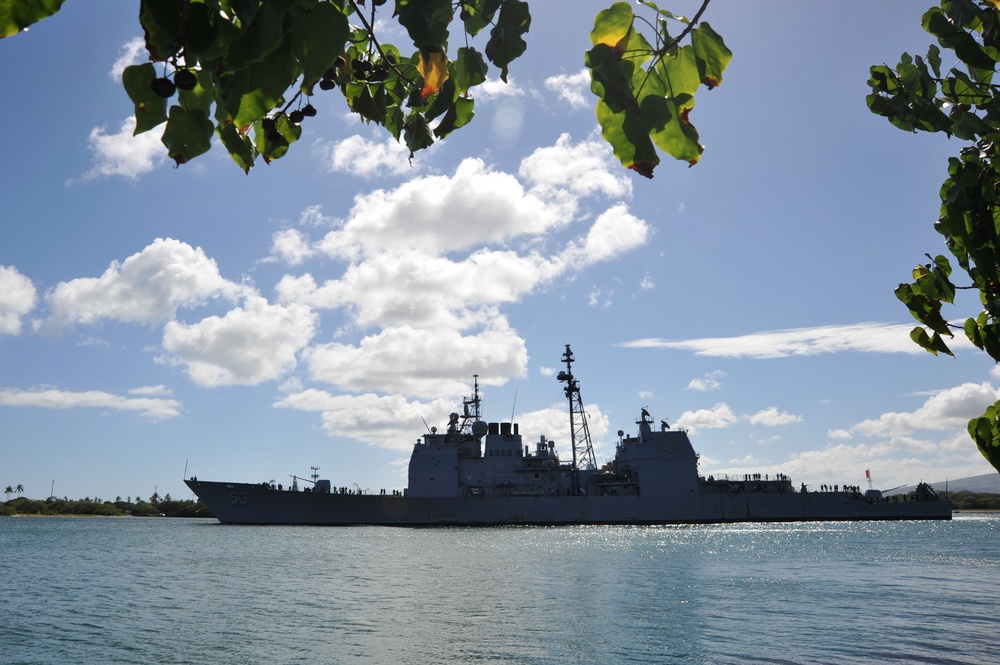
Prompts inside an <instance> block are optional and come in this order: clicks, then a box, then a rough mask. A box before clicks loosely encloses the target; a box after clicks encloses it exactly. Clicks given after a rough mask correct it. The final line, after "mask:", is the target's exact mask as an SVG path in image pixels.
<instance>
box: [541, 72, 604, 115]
mask: <svg viewBox="0 0 1000 665" xmlns="http://www.w3.org/2000/svg"><path fill="white" fill-rule="evenodd" d="M544 85H545V87H546V88H548V89H549V90H552V91H553V92H555V93H556V94H557V95H558V96H559V98H560V99H562V100H563V101H564V102H566V103H567V104H569V105H570V106H571V107H573V108H587V107H588V106H591V105H592V104H593V102H592V101H591V100H589V99H588V98H587V96H588V95H589V94H590V72H588V71H587V70H586V69H581V70H580V71H578V72H577V73H576V74H559V75H558V76H550V77H549V78H547V79H545V82H544Z"/></svg>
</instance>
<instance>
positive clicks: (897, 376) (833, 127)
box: [0, 0, 1000, 499]
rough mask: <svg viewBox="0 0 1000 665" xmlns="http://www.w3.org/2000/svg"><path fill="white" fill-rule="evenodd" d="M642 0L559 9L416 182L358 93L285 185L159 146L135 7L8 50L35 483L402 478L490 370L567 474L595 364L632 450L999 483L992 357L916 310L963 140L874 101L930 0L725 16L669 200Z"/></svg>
mask: <svg viewBox="0 0 1000 665" xmlns="http://www.w3.org/2000/svg"><path fill="white" fill-rule="evenodd" d="M607 4H608V3H602V2H590V1H587V2H583V1H580V0H545V1H544V2H540V1H538V0H536V1H535V2H533V3H532V16H533V21H532V28H531V31H530V33H529V35H528V52H527V54H526V55H525V56H524V58H522V59H521V60H519V61H516V62H515V63H514V65H513V66H512V69H511V74H512V75H511V83H510V84H509V85H506V86H504V85H503V84H502V83H500V82H499V81H497V80H495V78H496V73H495V72H494V73H493V74H492V77H493V79H494V80H492V81H491V82H489V83H488V84H487V85H485V86H484V90H482V91H481V92H480V93H479V94H477V96H476V97H477V103H476V109H477V116H476V119H475V120H474V121H473V123H472V124H471V125H470V126H469V127H467V128H464V129H462V130H460V131H458V132H456V133H455V134H453V135H452V136H451V137H450V138H448V139H447V140H446V141H445V142H443V143H442V144H440V145H438V146H436V147H434V148H432V149H430V150H428V151H424V152H422V153H420V154H418V155H417V156H416V157H415V158H414V160H413V161H412V164H410V163H408V161H407V159H406V153H405V151H404V150H402V149H401V148H400V147H399V146H398V145H396V144H395V142H393V141H392V140H391V138H390V137H388V135H387V134H385V133H384V132H383V131H380V130H379V129H377V128H372V127H369V126H367V125H363V124H361V123H359V122H357V121H356V120H354V119H352V118H351V117H349V116H348V114H347V113H346V111H345V105H344V102H343V99H342V97H340V96H339V95H338V93H335V92H330V93H324V94H323V95H322V96H320V95H317V97H316V98H315V99H314V100H313V104H314V105H315V106H316V107H317V109H318V110H319V114H318V115H317V117H315V118H312V119H307V121H306V122H305V123H304V124H303V129H304V133H303V137H302V139H301V140H300V141H299V143H297V144H296V145H295V146H293V150H292V151H291V152H290V154H289V156H288V157H286V158H284V159H281V160H278V161H276V162H274V163H273V164H271V165H270V166H263V165H261V166H258V167H256V168H255V169H254V170H253V171H252V172H251V173H250V175H244V174H243V172H242V171H241V170H240V169H239V168H238V167H236V166H235V165H234V164H233V163H232V162H231V160H230V158H229V156H228V155H227V154H226V153H225V152H224V151H223V150H222V149H221V148H218V147H216V148H215V149H213V150H212V151H211V152H210V153H209V154H208V155H205V156H203V157H200V158H198V159H197V160H195V161H194V162H193V163H191V164H188V165H185V166H183V167H182V168H179V169H175V168H173V167H172V165H171V164H170V163H168V162H167V161H166V160H165V158H164V152H163V150H162V149H160V147H159V145H158V137H157V136H156V135H155V134H156V133H155V132H150V133H147V134H146V135H143V136H141V137H136V138H133V137H131V131H130V127H129V124H128V123H129V120H128V116H129V112H130V110H131V104H130V102H129V100H128V98H127V97H126V95H125V93H124V91H123V89H122V87H121V84H120V80H119V76H120V70H121V68H122V67H123V66H124V65H125V64H129V63H131V62H134V61H135V59H136V58H137V57H138V56H137V55H136V53H137V51H136V48H135V46H136V40H137V38H138V37H139V36H140V32H139V26H138V23H137V19H136V8H135V5H134V3H96V4H95V3H81V2H69V3H66V6H65V8H64V9H63V10H62V11H61V12H60V13H59V14H58V15H57V16H55V17H53V18H52V19H49V20H46V21H44V22H42V23H40V24H38V25H36V26H34V27H32V28H31V30H30V31H29V32H28V33H27V34H22V35H17V36H15V37H12V38H8V39H4V40H2V41H0V81H2V83H3V90H4V97H5V103H4V104H3V105H0V124H2V126H3V127H4V128H5V130H4V152H3V156H2V158H0V192H2V196H3V207H2V209H0V210H2V212H0V215H2V224H0V424H2V427H0V485H7V484H11V485H17V484H23V485H24V487H25V489H26V494H27V495H28V496H32V497H37V498H41V497H45V496H47V495H48V493H49V490H50V487H52V486H53V484H54V488H55V493H56V494H57V495H58V496H69V497H70V498H81V497H84V496H91V497H93V496H99V497H101V498H105V499H108V498H114V497H115V496H116V495H120V496H122V497H125V496H144V497H147V496H149V495H150V494H152V493H153V491H154V489H156V490H157V491H159V493H160V494H161V495H163V494H166V493H170V494H171V495H172V496H174V497H179V498H186V497H190V493H189V492H188V491H187V490H186V488H184V486H183V484H182V477H183V475H184V470H185V466H186V467H187V471H188V473H189V474H193V475H197V476H199V477H200V478H202V479H219V480H240V481H244V480H246V481H263V480H270V479H274V480H275V481H276V482H288V477H289V476H290V475H292V474H297V475H299V476H307V475H309V472H310V467H311V466H319V467H320V469H321V471H320V475H321V476H323V477H328V478H330V479H331V480H332V481H333V483H334V484H335V485H346V486H353V485H354V484H357V485H358V487H361V488H369V489H372V490H374V491H378V489H380V488H402V487H404V486H405V469H406V460H407V459H408V456H409V449H410V447H411V446H412V443H413V442H414V441H415V440H416V439H417V437H419V436H420V434H421V433H422V432H423V431H424V427H423V423H422V420H423V421H426V422H427V423H428V424H429V425H434V426H438V427H442V426H444V425H445V424H446V422H447V414H448V413H449V412H450V411H452V410H455V408H456V405H458V404H460V402H459V400H460V398H461V397H462V396H463V395H467V394H469V393H470V391H471V378H472V375H473V374H479V377H480V383H481V392H482V395H483V398H484V410H485V415H486V418H487V420H491V421H500V420H508V421H509V420H510V418H511V417H512V415H513V417H514V419H515V421H517V422H520V424H521V432H522V434H524V435H525V439H526V441H527V442H530V441H534V440H537V437H538V436H539V435H542V434H544V435H545V436H547V437H548V438H550V439H554V440H555V441H556V442H557V446H558V448H557V449H558V450H561V451H562V453H563V456H564V457H568V455H569V434H568V424H567V418H566V414H565V401H564V399H563V396H562V391H561V384H559V383H558V382H557V381H556V379H555V377H554V373H556V372H558V370H559V369H560V362H559V360H560V356H561V354H562V352H563V349H564V345H565V344H567V343H570V344H572V346H573V350H574V352H575V354H576V358H577V363H576V367H575V371H576V374H577V376H578V378H579V379H580V381H581V389H582V395H583V398H584V401H585V403H586V404H587V408H588V410H589V413H590V416H591V421H590V429H591V433H592V435H593V436H594V439H595V443H596V444H598V455H597V456H598V460H599V461H601V460H602V459H603V458H606V457H607V456H608V455H610V454H611V453H613V449H614V442H615V439H616V435H615V433H616V432H617V430H619V429H622V430H625V431H627V432H632V431H633V430H634V427H635V425H634V421H635V420H636V418H637V416H638V415H639V409H640V408H641V407H646V408H648V409H649V411H650V412H651V413H652V414H653V416H654V417H655V418H657V419H660V418H666V419H668V420H669V421H670V423H671V424H672V425H674V426H683V427H687V428H689V430H690V432H691V436H692V440H693V442H694V444H695V448H696V449H697V450H698V451H699V452H700V453H701V469H702V471H703V472H704V473H706V474H708V473H727V472H728V473H738V474H742V473H746V472H761V473H775V472H783V473H786V474H788V475H790V476H791V477H792V479H793V481H794V482H796V483H799V482H805V483H807V484H814V485H819V484H821V483H827V484H835V483H836V484H857V485H864V484H865V483H864V477H865V476H864V472H865V469H870V470H871V474H872V477H873V479H874V481H875V485H876V487H882V488H888V487H893V486H896V485H901V484H904V483H905V484H910V483H914V482H917V481H918V480H921V479H923V480H927V481H932V482H934V481H940V480H943V479H944V478H946V477H947V478H958V477H963V476H970V475H977V474H981V473H987V472H989V471H990V467H989V466H988V464H987V463H986V462H985V461H984V460H983V459H982V457H981V456H980V455H979V453H978V452H977V451H976V449H975V447H974V445H973V444H972V442H971V441H970V440H969V439H968V435H967V434H966V433H965V423H966V422H967V420H968V419H969V418H971V417H973V416H975V415H978V414H980V413H981V412H982V410H983V409H984V407H985V406H986V405H987V404H990V403H992V402H993V401H995V400H996V399H998V397H1000V395H998V388H997V386H998V385H1000V374H998V373H997V372H995V371H993V365H992V362H991V361H990V360H989V359H988V358H987V357H986V356H984V355H982V354H980V353H978V352H976V351H974V350H970V348H969V347H968V346H967V345H963V344H961V343H956V345H955V346H956V348H957V351H958V353H957V357H956V358H954V359H952V358H935V357H933V356H931V355H929V354H927V353H925V352H923V351H921V350H920V349H918V348H917V347H916V346H914V345H913V344H912V343H911V342H910V341H909V338H908V332H909V330H910V329H911V328H912V327H913V325H914V322H913V321H912V319H911V318H910V316H909V314H908V313H907V312H906V310H905V308H904V307H903V306H902V305H901V304H899V303H898V301H896V299H895V297H894V296H893V293H892V291H893V289H894V288H895V286H896V285H897V284H898V283H899V282H900V281H903V280H905V279H907V278H908V276H909V271H910V270H911V269H912V267H913V266H914V265H915V264H916V263H917V262H918V261H920V260H921V259H922V258H923V254H924V252H930V253H932V254H936V253H939V252H942V251H943V244H942V242H941V240H940V239H939V237H938V236H936V234H935V233H934V232H933V229H932V226H931V223H932V222H933V220H934V219H935V218H936V214H937V208H938V197H937V191H938V188H939V187H940V184H941V182H942V181H943V179H944V177H945V169H946V162H947V158H948V156H950V155H952V154H956V153H957V152H958V150H959V149H960V148H961V144H960V143H958V142H949V141H947V140H945V139H943V138H942V137H937V136H929V135H911V134H906V133H903V132H900V131H899V130H896V129H894V128H893V127H891V126H890V125H889V124H888V123H887V122H885V121H884V120H882V119H881V118H877V117H875V116H873V115H871V114H870V113H869V112H868V110H867V108H866V106H865V103H864V97H865V95H866V94H867V86H866V84H865V81H866V80H867V72H868V67H869V66H870V65H872V64H879V63H888V64H889V65H894V64H895V63H896V62H897V61H898V57H899V54H900V53H902V52H903V51H909V52H911V53H923V52H925V50H926V47H927V45H928V44H929V43H930V38H929V36H928V35H926V33H924V32H923V31H922V30H921V28H920V14H921V13H922V11H923V10H924V9H925V7H924V6H923V5H921V4H919V3H913V2H912V0H905V1H896V2H886V1H884V2H879V3H868V2H860V1H854V0H852V1H850V2H842V3H801V2H794V1H787V2H766V3H743V2H733V1H725V0H715V2H713V3H712V5H711V6H710V8H709V10H708V12H707V14H706V18H707V19H708V20H709V22H711V24H712V25H713V27H714V28H715V29H716V30H717V31H718V32H719V33H720V34H722V35H723V36H724V38H725V39H726V42H727V44H728V45H729V46H730V48H731V49H732V51H733V52H734V59H733V62H732V64H731V65H730V67H729V69H728V71H727V72H726V78H725V82H724V84H723V85H722V86H721V87H719V88H718V89H716V90H713V91H711V92H708V91H702V92H701V93H699V95H698V97H697V105H696V107H695V109H694V110H693V111H692V114H691V119H692V121H693V122H694V124H695V125H696V126H697V128H698V130H699V131H700V133H701V137H702V142H703V143H704V144H705V146H706V151H705V154H704V156H703V158H702V161H701V163H700V164H698V165H697V166H696V167H694V168H688V167H687V166H686V165H685V164H682V163H679V162H678V163H675V162H672V161H664V162H663V163H662V164H661V165H660V166H659V168H658V169H657V172H656V177H655V178H654V179H653V180H652V181H647V180H645V179H643V178H641V177H638V176H636V175H634V174H632V173H631V172H628V171H625V170H624V169H622V168H621V167H620V166H619V165H618V164H617V163H616V162H615V161H614V160H613V157H612V156H611V154H610V150H609V149H608V148H607V147H606V146H605V145H604V144H603V142H602V141H601V139H600V136H599V134H597V133H595V129H596V120H595V116H594V111H593V98H592V96H591V95H590V93H589V88H588V84H587V81H586V79H585V77H584V76H583V74H582V73H581V72H582V71H583V53H584V51H585V50H586V48H587V47H588V38H587V36H588V33H589V31H590V28H591V27H592V22H593V16H594V15H595V14H596V13H597V11H599V10H600V9H601V8H602V7H604V6H607ZM692 7H693V3H683V2H682V3H677V4H676V5H671V9H675V8H676V10H678V11H680V12H685V11H690V10H691V9H692ZM388 34H389V36H388V37H387V40H388V41H393V40H395V41H396V42H398V43H401V42H402V41H403V39H401V38H400V36H399V35H398V34H396V35H393V34H392V33H388ZM665 160H666V158H665ZM966 305H967V306H966V307H965V308H964V310H956V311H954V312H951V314H952V315H953V316H956V317H957V316H960V315H965V314H968V313H971V312H973V311H974V305H973V304H969V303H966Z"/></svg>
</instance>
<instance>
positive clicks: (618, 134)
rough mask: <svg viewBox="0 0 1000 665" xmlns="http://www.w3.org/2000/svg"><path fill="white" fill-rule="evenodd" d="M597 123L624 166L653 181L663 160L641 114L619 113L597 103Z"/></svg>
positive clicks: (604, 104) (603, 104)
mask: <svg viewBox="0 0 1000 665" xmlns="http://www.w3.org/2000/svg"><path fill="white" fill-rule="evenodd" d="M597 121H598V122H599V123H600V125H601V135H602V136H603V137H604V140H605V141H607V142H608V143H609V144H611V147H612V149H614V152H615V157H617V158H618V161H620V162H621V163H622V166H624V167H625V168H628V169H632V170H633V171H635V172H636V173H638V174H639V175H641V176H644V177H646V178H652V177H653V169H655V168H656V165H657V164H659V163H660V157H659V155H657V154H656V147H655V146H654V145H653V142H652V140H650V138H649V131H648V130H647V129H646V128H645V127H643V126H642V123H641V122H640V120H639V116H638V114H637V113H624V112H616V111H615V110H614V109H612V108H611V107H610V106H608V105H607V104H606V103H605V102H604V101H603V100H601V101H598V102H597Z"/></svg>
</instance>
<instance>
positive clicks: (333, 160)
mask: <svg viewBox="0 0 1000 665" xmlns="http://www.w3.org/2000/svg"><path fill="white" fill-rule="evenodd" d="M323 152H324V159H325V160H326V162H327V168H328V169H329V170H330V171H331V172H333V173H348V174H351V175H356V176H360V177H362V178H375V177H378V176H383V175H397V176H398V175H406V174H409V173H414V171H415V167H413V166H411V164H410V151H409V150H408V149H407V147H406V146H405V145H403V144H402V143H400V142H399V141H397V140H395V139H394V138H392V137H391V136H390V137H388V138H386V139H384V140H383V141H381V142H379V141H372V140H369V139H367V138H365V137H363V136H360V135H357V134H355V135H354V136H350V137H348V138H346V139H343V140H342V141H338V142H337V143H334V144H333V145H329V146H326V147H325V148H324V150H323Z"/></svg>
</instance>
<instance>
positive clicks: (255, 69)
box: [123, 0, 531, 172]
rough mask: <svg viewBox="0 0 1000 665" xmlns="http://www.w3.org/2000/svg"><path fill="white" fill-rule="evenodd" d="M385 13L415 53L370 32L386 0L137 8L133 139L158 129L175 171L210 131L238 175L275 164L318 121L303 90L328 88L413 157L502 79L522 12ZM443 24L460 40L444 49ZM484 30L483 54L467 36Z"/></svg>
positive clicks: (493, 7)
mask: <svg viewBox="0 0 1000 665" xmlns="http://www.w3.org/2000/svg"><path fill="white" fill-rule="evenodd" d="M393 9H394V13H393V14H392V18H393V19H395V20H396V21H397V22H398V23H399V25H400V26H402V27H403V28H404V29H405V31H406V33H407V35H408V36H409V39H410V40H411V41H412V43H413V46H412V50H411V49H409V48H405V47H399V46H395V45H393V44H387V43H382V42H380V41H379V40H378V38H377V37H376V35H375V33H374V30H373V26H374V25H375V23H376V19H377V18H379V17H380V13H381V12H384V11H385V0H381V1H380V0H371V4H370V6H369V7H365V6H364V0H142V1H141V3H140V12H139V21H140V23H141V25H142V28H143V32H144V35H145V43H146V50H147V51H148V53H149V58H150V62H147V63H143V64H139V65H133V66H131V67H128V68H127V69H126V70H125V72H124V75H123V83H124V86H125V90H126V92H127V93H128V95H129V98H130V99H131V100H132V103H133V104H134V107H135V118H136V126H135V133H136V134H139V133H142V132H146V131H149V130H150V129H153V128H154V127H159V126H160V125H164V124H165V126H164V129H163V139H162V140H163V144H164V145H165V146H166V148H167V151H168V154H169V156H170V157H171V159H173V160H174V161H175V163H176V164H178V165H179V164H183V163H186V162H188V161H190V160H191V159H193V158H195V157H197V156H199V155H201V154H203V153H205V152H207V151H208V150H209V148H210V147H211V143H212V138H213V135H216V136H218V137H219V140H220V141H221V142H222V144H223V145H224V146H225V148H226V150H228V152H229V154H230V156H231V157H232V159H233V161H235V162H236V164H237V165H239V166H240V168H242V169H243V170H244V171H246V172H249V170H250V169H251V168H252V167H253V165H254V164H255V163H256V160H257V159H258V158H261V159H263V160H264V161H265V162H266V163H270V162H271V161H273V160H275V159H278V158H280V157H282V156H284V155H285V154H286V153H287V151H288V149H289V147H290V146H291V144H293V143H295V141H297V140H298V139H299V138H300V137H301V134H302V128H301V123H302V122H303V121H304V120H305V118H308V117H311V116H313V115H316V108H315V106H313V104H312V101H311V100H312V99H313V98H314V95H317V94H318V93H321V92H325V91H328V90H333V89H338V90H339V91H340V92H341V93H342V94H343V96H344V98H345V99H346V101H347V105H348V107H349V108H350V110H351V111H352V112H354V113H356V114H358V115H359V116H360V117H361V118H362V119H363V120H365V121H366V122H373V123H376V124H378V125H382V126H384V127H385V128H386V129H387V130H388V131H389V132H390V133H391V134H392V135H393V136H394V137H395V138H396V139H397V140H400V139H402V140H403V141H405V143H406V146H407V147H408V148H409V149H410V155H411V156H412V155H413V153H414V152H415V151H417V150H420V149H421V148H426V147H428V146H430V145H432V144H433V143H434V142H435V141H436V140H437V139H440V138H443V137H445V136H447V135H448V134H449V133H451V132H452V131H454V130H456V129H458V128H460V127H462V126H464V125H465V124H467V123H468V122H469V121H470V120H471V119H472V117H473V108H474V102H473V99H472V98H471V97H470V95H469V91H470V90H471V89H472V88H473V87H475V86H476V85H479V84H481V83H483V82H484V81H485V80H486V75H487V72H488V69H489V65H488V64H487V61H488V62H489V63H492V64H493V65H494V66H495V67H497V68H499V69H500V76H501V78H502V79H503V80H505V81H506V79H507V74H508V67H509V65H510V63H511V62H512V61H513V60H515V59H516V58H517V57H518V56H520V55H521V53H523V52H524V49H525V46H526V45H525V42H524V39H523V36H524V34H525V33H526V32H527V31H528V29H529V27H530V24H531V16H530V14H529V12H528V5H527V3H526V2H523V0H461V1H460V2H458V3H455V4H452V2H451V0H397V1H396V3H395V6H394V8H393ZM456 16H457V19H458V20H457V21H455V18H456ZM454 23H457V24H458V26H459V28H460V30H461V32H462V34H463V36H464V40H465V44H464V45H463V46H461V47H460V48H458V49H457V50H455V51H454V52H452V51H449V37H450V33H449V31H450V29H451V28H452V26H453V24H454ZM487 27H490V28H491V29H490V32H489V39H488V41H487V43H486V45H485V49H484V52H481V51H480V50H478V49H477V48H475V47H474V46H472V45H471V40H472V38H474V37H475V36H477V35H478V34H479V33H481V32H482V31H484V30H485V29H486V28H487ZM404 48H405V50H404ZM484 53H485V55H484ZM175 95H176V97H175ZM317 99H318V97H317Z"/></svg>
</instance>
